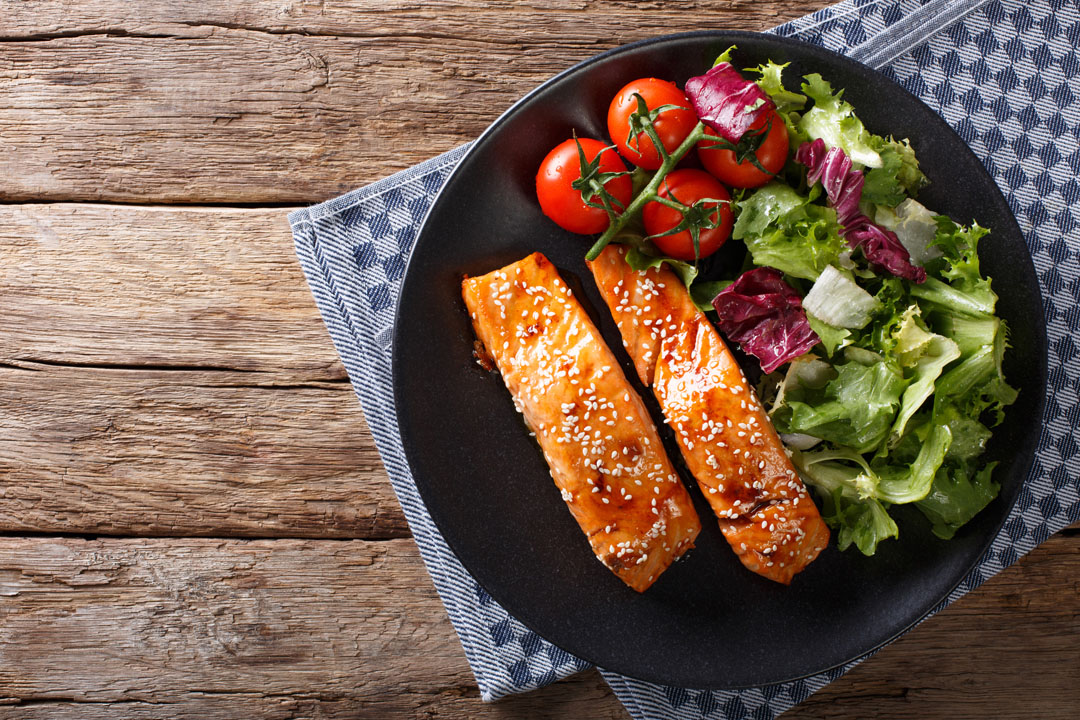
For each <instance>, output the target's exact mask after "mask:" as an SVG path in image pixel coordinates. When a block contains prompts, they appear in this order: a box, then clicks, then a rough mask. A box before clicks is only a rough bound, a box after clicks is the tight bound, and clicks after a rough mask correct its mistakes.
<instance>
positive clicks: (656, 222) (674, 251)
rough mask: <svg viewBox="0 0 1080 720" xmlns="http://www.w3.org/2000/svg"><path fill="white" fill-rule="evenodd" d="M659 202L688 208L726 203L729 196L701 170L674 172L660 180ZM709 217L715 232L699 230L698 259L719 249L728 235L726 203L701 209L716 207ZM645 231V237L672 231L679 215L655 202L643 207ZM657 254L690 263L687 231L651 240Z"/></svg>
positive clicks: (690, 240) (729, 222) (691, 248)
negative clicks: (671, 201) (702, 203)
mask: <svg viewBox="0 0 1080 720" xmlns="http://www.w3.org/2000/svg"><path fill="white" fill-rule="evenodd" d="M657 194H658V195H659V196H660V197H662V198H667V199H674V200H678V201H679V202H680V203H682V204H683V205H687V206H692V205H693V204H694V203H696V202H697V201H698V200H704V199H706V198H711V199H713V200H729V199H730V198H731V195H729V194H728V191H727V189H725V188H724V186H723V185H721V184H720V182H719V181H718V180H717V179H716V178H714V177H713V176H712V175H710V174H709V173H707V172H705V171H704V170H694V169H693V168H687V169H685V170H675V171H674V172H672V173H671V174H669V175H668V176H667V177H666V178H664V182H663V183H661V185H660V190H659V192H658V193H657ZM718 205H719V208H718V209H717V211H716V212H714V213H712V214H711V215H710V216H709V219H710V220H711V221H712V222H714V223H715V222H718V223H719V224H718V225H717V227H715V228H702V229H701V230H700V234H699V236H698V249H699V255H698V257H707V256H709V255H712V254H713V253H714V252H716V251H717V250H719V249H720V246H721V245H723V244H724V243H725V242H726V241H727V239H728V237H729V236H730V235H731V226H732V225H733V224H734V221H733V219H732V215H731V207H730V206H729V205H728V204H727V203H723V204H720V203H707V204H706V205H705V206H704V207H706V208H709V207H717V206H718ZM642 219H643V220H644V221H645V231H646V232H647V233H649V235H659V234H660V233H664V232H667V231H668V230H671V229H672V228H674V227H676V226H678V225H679V223H681V222H682V221H683V216H682V214H681V213H680V212H679V211H678V210H676V209H675V208H671V207H668V206H667V205H664V204H662V203H659V202H657V201H655V200H653V201H652V202H650V203H648V204H647V205H645V209H644V210H643V211H642ZM652 241H653V243H655V244H656V246H657V247H658V248H660V251H661V252H663V253H664V254H665V255H668V256H669V257H673V258H675V259H677V260H690V261H692V260H694V259H695V258H694V239H693V237H691V235H690V231H689V230H683V231H681V232H678V233H675V234H674V235H664V236H662V237H654V238H652Z"/></svg>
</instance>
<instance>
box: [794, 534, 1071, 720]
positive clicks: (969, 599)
mask: <svg viewBox="0 0 1080 720" xmlns="http://www.w3.org/2000/svg"><path fill="white" fill-rule="evenodd" d="M1078 529H1080V525H1074V526H1073V528H1072V529H1071V530H1068V531H1066V533H1065V534H1060V535H1056V536H1054V537H1052V538H1051V539H1050V540H1048V541H1047V542H1046V543H1044V544H1043V545H1042V546H1040V547H1038V548H1036V549H1035V550H1033V551H1032V552H1031V553H1030V554H1029V555H1027V556H1026V557H1024V558H1022V559H1021V560H1020V562H1019V563H1017V564H1016V565H1014V566H1012V567H1010V568H1009V569H1007V570H1005V571H1004V572H1002V573H1001V574H1000V575H997V576H996V577H994V578H992V579H990V580H989V581H988V582H987V583H986V584H984V585H983V586H982V587H980V588H979V589H978V590H976V591H975V592H974V593H970V594H968V595H966V596H964V597H963V598H961V599H960V600H959V601H958V602H956V603H955V604H953V605H951V606H949V607H948V608H946V609H945V610H944V611H943V612H942V613H940V614H939V615H937V616H935V617H934V618H931V619H930V620H929V621H927V622H925V623H923V624H922V625H920V626H919V627H917V628H915V629H914V630H912V631H911V632H910V633H909V634H907V635H905V636H904V637H903V638H901V639H900V640H898V641H897V642H895V643H893V644H892V645H890V646H888V647H886V648H885V649H884V650H882V651H881V652H880V653H878V654H877V655H876V656H874V657H872V658H870V660H868V661H867V662H865V663H863V664H862V665H860V666H859V667H857V668H855V669H854V670H853V671H852V672H850V673H849V674H847V675H846V676H844V677H843V678H841V679H840V680H838V681H837V682H835V683H833V684H831V685H829V686H828V687H826V688H825V689H823V690H822V691H821V692H819V693H817V694H815V695H812V696H811V697H810V699H809V700H807V701H806V702H805V703H803V704H802V705H800V706H798V707H797V708H794V709H792V710H791V711H789V712H788V713H786V714H784V715H783V716H782V718H783V720H812V719H820V720H826V719H828V720H862V719H863V718H868V717H875V718H890V719H894V720H923V719H926V718H995V720H1028V719H1029V718H1046V719H1047V720H1050V719H1053V718H1061V720H1065V719H1066V718H1074V717H1076V709H1077V708H1078V707H1080V683H1077V680H1078V679H1080V534H1078V533H1077V530H1078Z"/></svg>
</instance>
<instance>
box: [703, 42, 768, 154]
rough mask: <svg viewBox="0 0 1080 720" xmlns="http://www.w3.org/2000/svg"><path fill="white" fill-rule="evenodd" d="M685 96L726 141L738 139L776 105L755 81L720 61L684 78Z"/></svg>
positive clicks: (736, 140)
mask: <svg viewBox="0 0 1080 720" xmlns="http://www.w3.org/2000/svg"><path fill="white" fill-rule="evenodd" d="M686 97H688V98H690V104H691V105H693V107H694V112H696V113H697V116H698V117H699V118H701V121H702V122H703V123H705V124H706V125H708V126H709V127H711V128H712V129H713V130H715V131H716V132H718V133H720V136H721V137H723V138H724V139H725V140H728V141H730V142H733V143H737V142H739V140H740V139H741V138H742V136H743V135H744V134H745V133H746V131H747V130H749V129H750V126H751V125H753V124H754V123H755V122H756V121H757V120H758V119H759V118H761V117H762V116H764V115H765V114H767V113H769V112H770V111H772V110H774V109H775V108H776V105H775V103H773V101H772V100H771V99H770V98H769V96H768V95H767V94H766V93H765V91H764V90H762V89H761V88H760V87H758V85H757V83H755V82H752V81H750V80H746V79H745V78H743V76H742V75H740V74H739V71H738V70H736V69H735V68H733V67H732V66H731V63H726V62H722V63H720V64H719V65H716V66H714V67H712V68H710V69H709V71H708V72H707V73H705V74H704V75H698V76H697V77H692V78H690V79H689V80H687V81H686Z"/></svg>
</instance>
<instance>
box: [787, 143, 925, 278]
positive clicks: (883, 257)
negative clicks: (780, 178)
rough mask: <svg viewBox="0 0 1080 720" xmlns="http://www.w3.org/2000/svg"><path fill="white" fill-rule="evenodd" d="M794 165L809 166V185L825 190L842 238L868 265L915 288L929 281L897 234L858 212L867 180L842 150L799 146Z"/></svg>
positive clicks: (807, 171)
mask: <svg viewBox="0 0 1080 720" xmlns="http://www.w3.org/2000/svg"><path fill="white" fill-rule="evenodd" d="M795 162H798V163H801V164H803V165H805V166H806V181H807V182H808V183H810V184H811V185H813V184H814V183H817V182H820V183H821V185H822V187H824V188H825V194H826V195H827V196H828V198H829V205H830V206H832V208H833V209H834V210H836V219H837V220H838V221H839V222H840V225H841V226H842V227H843V231H842V233H841V234H842V235H843V236H844V239H845V240H847V243H848V245H849V246H850V247H852V248H860V247H861V248H862V251H863V255H865V256H866V259H867V260H868V261H869V262H871V263H872V264H874V265H877V266H880V267H882V268H885V270H887V271H888V272H890V273H892V274H893V275H896V276H897V277H902V278H905V279H907V280H910V281H911V282H913V283H916V284H918V283H922V282H925V281H926V270H925V269H923V268H921V267H919V266H918V265H913V264H912V262H911V254H910V253H909V252H908V250H907V248H905V247H904V245H903V244H902V243H901V242H900V239H899V238H898V237H896V233H894V232H893V231H891V230H886V229H885V228H883V227H881V226H880V225H875V224H874V223H873V222H872V221H871V220H870V218H868V217H866V215H864V214H863V213H862V212H861V211H860V210H859V201H860V200H861V199H862V188H863V182H864V181H865V178H864V177H863V174H862V173H861V172H859V171H858V170H852V169H851V158H849V157H848V156H847V154H846V153H845V152H844V151H843V150H841V149H840V148H838V147H834V148H830V149H829V150H828V151H826V150H825V142H824V141H823V140H821V138H818V139H817V140H814V141H813V142H804V143H803V144H802V145H801V146H799V149H798V150H797V151H796V152H795Z"/></svg>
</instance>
